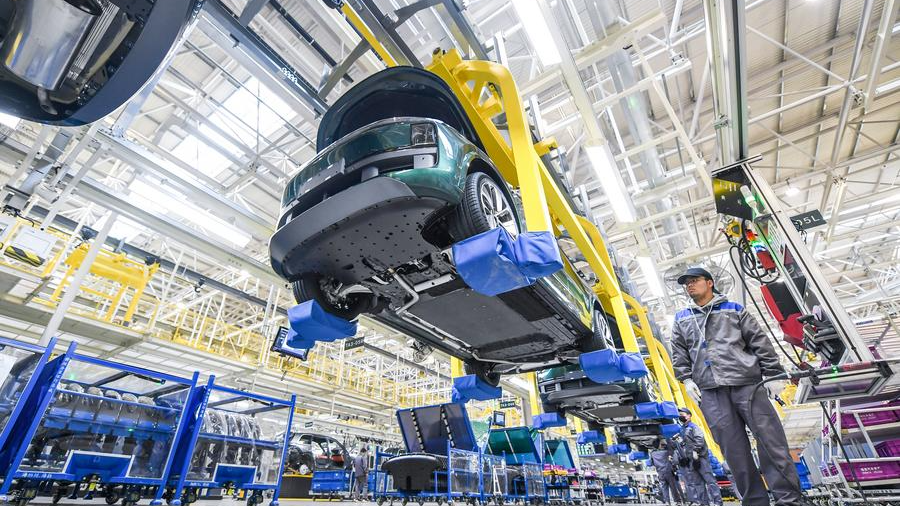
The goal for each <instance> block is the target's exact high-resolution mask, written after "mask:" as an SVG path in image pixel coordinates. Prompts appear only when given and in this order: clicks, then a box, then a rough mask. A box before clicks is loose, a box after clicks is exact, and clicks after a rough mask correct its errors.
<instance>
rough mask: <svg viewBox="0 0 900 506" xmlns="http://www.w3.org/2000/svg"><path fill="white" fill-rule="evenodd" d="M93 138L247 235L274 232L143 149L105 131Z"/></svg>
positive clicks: (268, 224) (261, 237)
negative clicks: (247, 233) (248, 233)
mask: <svg viewBox="0 0 900 506" xmlns="http://www.w3.org/2000/svg"><path fill="white" fill-rule="evenodd" d="M97 138H98V139H99V140H101V141H102V142H103V144H104V145H106V146H108V148H109V150H110V152H111V153H112V154H114V155H115V156H116V158H118V159H119V160H122V161H123V162H125V163H127V164H128V165H131V166H132V167H134V168H135V169H138V170H146V171H148V172H150V173H153V174H155V175H156V176H159V177H160V178H162V179H163V180H164V181H165V182H166V185H167V186H172V187H173V188H175V189H176V190H177V191H179V192H180V193H183V194H184V195H185V196H187V197H189V198H191V200H193V201H195V202H196V203H197V204H198V205H200V206H201V207H205V208H207V209H209V210H210V211H212V213H213V214H215V215H216V216H218V217H219V218H221V219H223V220H225V221H227V222H231V223H234V224H235V225H236V226H238V227H240V228H241V229H244V230H246V231H247V232H250V233H251V234H252V235H253V236H254V237H256V238H257V239H259V240H267V239H268V238H269V236H271V235H272V233H273V232H274V227H273V223H272V222H270V221H269V220H267V219H265V218H263V217H261V216H259V215H256V214H253V213H251V212H249V211H247V210H246V209H245V208H244V207H242V206H240V205H238V204H236V203H235V202H233V201H231V200H229V199H228V198H226V197H224V196H223V195H221V194H220V193H218V192H216V191H215V190H213V189H212V188H209V187H207V186H206V185H204V184H202V183H200V182H198V181H192V180H190V179H187V178H185V177H182V175H181V174H179V173H178V171H174V170H172V169H171V168H170V167H169V166H168V165H169V164H168V163H166V162H165V161H163V160H160V159H159V158H157V157H156V156H154V155H153V154H152V153H150V152H149V151H147V150H146V149H144V147H143V146H140V145H138V144H135V143H134V142H132V141H130V140H128V139H124V138H122V137H117V136H116V135H115V134H113V133H112V132H110V131H108V130H105V129H101V130H99V131H98V132H97Z"/></svg>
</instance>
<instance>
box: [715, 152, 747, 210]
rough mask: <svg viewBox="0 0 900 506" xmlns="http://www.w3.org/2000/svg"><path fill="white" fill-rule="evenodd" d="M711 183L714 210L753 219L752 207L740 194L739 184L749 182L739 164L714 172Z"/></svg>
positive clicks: (742, 184)
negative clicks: (714, 204) (714, 202)
mask: <svg viewBox="0 0 900 506" xmlns="http://www.w3.org/2000/svg"><path fill="white" fill-rule="evenodd" d="M712 184H713V196H714V197H715V199H716V211H717V212H718V213H719V214H726V215H728V216H734V217H736V218H740V219H743V220H752V219H753V209H751V208H750V206H748V205H747V202H746V201H745V200H744V196H743V195H742V194H741V186H744V185H748V184H749V182H748V181H747V177H746V176H745V175H744V172H743V170H742V168H741V166H740V165H737V166H734V167H731V168H727V169H723V170H720V171H718V172H716V173H714V174H713V178H712Z"/></svg>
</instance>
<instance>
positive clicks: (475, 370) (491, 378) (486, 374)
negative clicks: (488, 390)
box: [463, 362, 500, 387]
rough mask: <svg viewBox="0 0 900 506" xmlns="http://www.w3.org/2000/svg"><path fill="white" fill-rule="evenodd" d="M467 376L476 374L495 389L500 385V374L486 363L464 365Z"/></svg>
mask: <svg viewBox="0 0 900 506" xmlns="http://www.w3.org/2000/svg"><path fill="white" fill-rule="evenodd" d="M463 368H464V369H465V371H466V374H474V375H475V376H478V377H479V378H481V380H482V381H484V382H485V383H487V384H488V385H490V386H492V387H495V386H497V385H499V384H500V373H498V372H494V371H493V370H492V369H493V366H492V365H491V364H485V363H484V362H466V363H464V364H463Z"/></svg>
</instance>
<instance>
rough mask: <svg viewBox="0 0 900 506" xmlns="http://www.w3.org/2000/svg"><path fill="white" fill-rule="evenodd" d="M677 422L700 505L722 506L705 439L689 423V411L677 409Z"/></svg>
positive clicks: (701, 432)
mask: <svg viewBox="0 0 900 506" xmlns="http://www.w3.org/2000/svg"><path fill="white" fill-rule="evenodd" d="M678 420H679V421H680V422H681V440H682V442H683V443H682V444H684V450H685V452H684V453H685V455H686V456H687V458H688V459H690V466H691V469H693V470H694V476H693V478H694V486H695V487H696V490H697V492H696V495H697V497H698V498H699V499H700V504H716V505H720V506H721V504H722V491H721V490H720V489H719V482H718V481H716V476H715V475H714V474H713V472H712V465H710V463H709V445H707V444H706V437H705V436H704V435H703V431H702V430H700V427H698V426H697V424H696V423H694V422H692V421H691V410H689V409H687V408H679V409H678Z"/></svg>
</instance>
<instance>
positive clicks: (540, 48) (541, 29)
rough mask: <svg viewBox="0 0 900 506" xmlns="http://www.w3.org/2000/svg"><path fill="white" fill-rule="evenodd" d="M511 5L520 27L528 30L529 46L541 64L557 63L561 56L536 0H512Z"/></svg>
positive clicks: (545, 65)
mask: <svg viewBox="0 0 900 506" xmlns="http://www.w3.org/2000/svg"><path fill="white" fill-rule="evenodd" d="M512 5H513V8H514V9H515V10H516V15H518V16H519V21H521V22H522V27H523V28H525V31H526V32H528V39H529V40H530V41H531V47H532V49H534V52H535V53H537V57H538V59H539V60H541V65H543V66H544V67H547V66H549V65H555V64H557V63H559V62H560V61H561V60H562V58H560V56H559V49H558V48H557V47H556V43H555V42H553V35H552V34H551V33H550V27H549V26H548V25H547V20H546V19H544V15H543V14H542V13H541V7H540V6H539V5H538V0H513V2H512Z"/></svg>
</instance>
